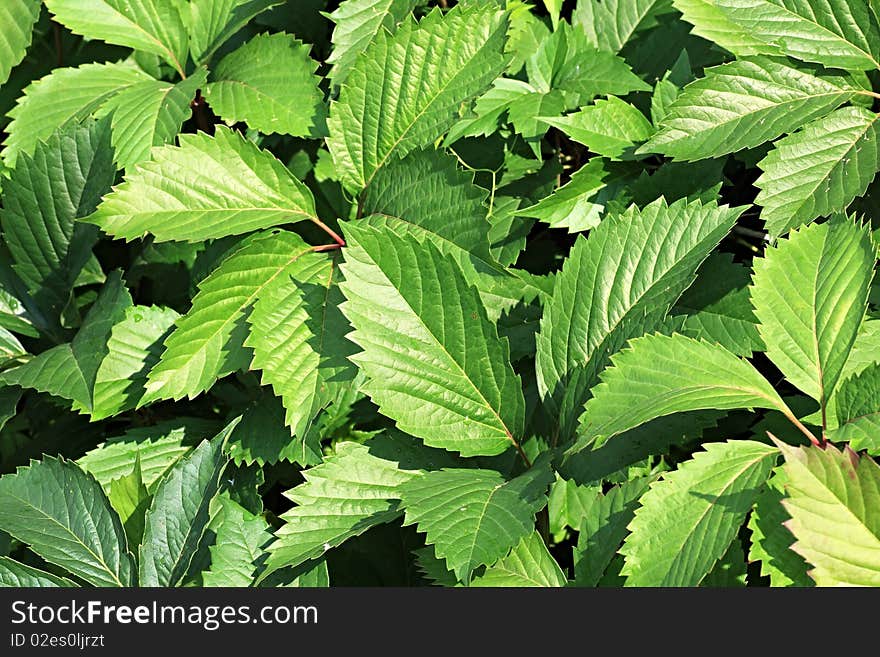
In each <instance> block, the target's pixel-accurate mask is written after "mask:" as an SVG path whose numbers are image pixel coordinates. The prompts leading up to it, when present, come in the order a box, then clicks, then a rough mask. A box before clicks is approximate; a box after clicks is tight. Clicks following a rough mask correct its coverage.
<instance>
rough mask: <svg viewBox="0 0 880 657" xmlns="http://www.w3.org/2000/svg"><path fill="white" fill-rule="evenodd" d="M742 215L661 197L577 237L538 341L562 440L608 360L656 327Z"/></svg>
mask: <svg viewBox="0 0 880 657" xmlns="http://www.w3.org/2000/svg"><path fill="white" fill-rule="evenodd" d="M741 212H742V209H741V208H728V207H726V206H721V207H719V206H717V205H715V204H714V203H712V204H709V205H703V204H702V203H700V202H696V203H688V202H687V201H685V200H680V201H676V202H675V203H673V204H672V205H667V204H666V201H665V199H662V198H661V199H658V200H657V201H655V202H654V203H651V204H650V205H649V206H647V207H646V208H644V209H642V210H639V209H638V208H636V207H635V206H632V207H630V208H629V209H628V210H626V211H625V212H622V213H614V214H612V215H610V216H608V217H606V218H605V219H604V220H603V222H602V223H601V224H600V225H599V226H598V227H597V228H595V229H593V230H592V231H590V235H589V237H587V238H583V237H581V238H579V239H578V241H577V242H576V243H575V246H574V248H573V249H572V251H571V253H570V254H569V257H568V259H567V260H566V262H565V263H564V264H563V267H562V271H561V272H560V274H559V275H558V276H557V281H556V286H555V288H554V292H553V298H552V299H551V300H550V302H549V303H548V304H547V305H546V307H545V311H544V316H543V318H542V319H541V328H540V331H539V332H538V335H537V336H536V342H537V360H536V373H537V380H538V389H539V391H540V393H541V395H542V397H543V398H544V399H545V402H547V401H548V400H549V403H550V404H551V407H552V408H556V409H562V408H563V407H566V406H567V407H568V411H567V412H566V413H565V414H564V415H562V416H561V417H560V428H561V429H562V432H563V434H564V435H567V434H569V433H570V431H571V430H572V429H573V424H574V420H575V418H576V417H577V415H578V414H579V413H580V412H581V410H582V408H583V407H582V404H583V403H584V401H586V393H587V391H588V390H589V388H590V387H591V386H592V384H593V383H594V382H595V377H596V375H597V374H598V372H599V371H601V369H602V367H604V366H605V364H606V363H607V360H608V356H609V355H610V354H612V353H614V352H615V351H617V350H618V349H619V348H620V347H621V346H623V344H624V343H625V342H626V341H627V340H628V339H629V338H632V337H635V336H637V335H642V334H643V333H645V332H648V331H651V330H654V329H656V328H657V327H658V326H659V324H660V322H661V321H662V320H663V318H664V317H665V315H666V312H667V311H668V309H669V307H670V306H671V305H672V303H673V302H674V301H675V299H676V298H677V297H678V296H679V295H680V294H681V293H682V292H683V291H684V290H685V289H686V288H687V287H688V286H689V285H690V284H691V283H692V282H693V280H694V274H695V272H696V270H697V267H698V266H699V265H700V262H702V260H703V259H704V258H705V257H706V256H707V255H708V254H709V252H710V251H711V250H712V249H713V248H715V246H716V245H717V244H718V242H719V241H720V240H721V238H722V237H723V236H724V235H725V234H726V233H727V232H728V231H729V230H730V228H731V227H732V226H733V224H734V223H735V222H736V219H737V217H738V216H739V215H740V213H741ZM584 299H587V300H589V302H587V303H585V302H584ZM566 398H567V399H568V400H569V401H568V402H566V401H565V400H566Z"/></svg>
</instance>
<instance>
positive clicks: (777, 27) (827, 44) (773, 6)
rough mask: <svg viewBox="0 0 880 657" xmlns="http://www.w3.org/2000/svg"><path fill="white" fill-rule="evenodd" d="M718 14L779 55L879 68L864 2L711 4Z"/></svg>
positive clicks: (721, 0) (734, 0)
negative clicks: (765, 43) (719, 11)
mask: <svg viewBox="0 0 880 657" xmlns="http://www.w3.org/2000/svg"><path fill="white" fill-rule="evenodd" d="M714 3H715V5H716V6H717V7H718V9H719V10H721V12H722V13H723V14H724V15H725V16H726V17H727V18H728V19H729V20H731V21H733V22H734V23H736V24H737V25H739V26H741V27H742V29H743V30H744V31H745V32H746V33H748V34H750V35H751V36H753V37H754V38H756V39H760V40H761V41H765V42H767V43H769V44H771V45H772V46H775V47H777V48H779V49H780V50H781V51H782V52H783V53H784V54H786V55H789V56H791V57H795V58H797V59H802V60H804V61H807V62H816V63H817V64H823V65H825V66H828V67H833V68H843V69H848V70H853V71H869V70H874V69H877V68H880V62H878V54H877V53H878V46H880V28H878V26H877V19H876V17H875V16H873V15H872V13H871V11H870V10H869V9H868V3H867V2H860V1H856V2H852V0H824V1H823V2H822V3H821V4H819V5H817V4H816V2H815V1H811V0H714Z"/></svg>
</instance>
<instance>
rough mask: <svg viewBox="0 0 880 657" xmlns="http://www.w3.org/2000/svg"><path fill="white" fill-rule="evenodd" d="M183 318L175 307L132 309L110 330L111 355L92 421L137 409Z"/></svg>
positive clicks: (98, 383) (98, 384)
mask: <svg viewBox="0 0 880 657" xmlns="http://www.w3.org/2000/svg"><path fill="white" fill-rule="evenodd" d="M178 317H179V315H178V314H177V312H175V311H174V310H172V309H171V308H160V307H157V306H130V307H128V308H126V309H125V318H124V319H123V320H122V321H120V322H119V323H117V324H115V325H114V326H113V328H112V329H111V330H110V339H109V340H108V342H107V349H108V352H107V355H106V356H105V357H104V359H103V360H102V361H101V365H100V367H99V368H98V371H97V373H96V376H95V385H94V389H93V400H92V410H91V415H92V420H93V421H95V420H102V419H104V418H106V417H110V416H111V415H116V414H117V413H121V412H122V411H127V410H130V409H132V408H135V407H137V405H138V402H140V400H141V398H142V397H143V394H144V384H145V383H146V382H147V373H148V372H149V371H150V370H151V369H152V368H153V366H154V365H156V363H158V362H159V355H160V354H161V353H162V342H163V340H164V339H165V337H166V336H167V335H168V333H169V331H170V330H171V327H172V326H173V324H174V322H175V320H176V319H177V318H178Z"/></svg>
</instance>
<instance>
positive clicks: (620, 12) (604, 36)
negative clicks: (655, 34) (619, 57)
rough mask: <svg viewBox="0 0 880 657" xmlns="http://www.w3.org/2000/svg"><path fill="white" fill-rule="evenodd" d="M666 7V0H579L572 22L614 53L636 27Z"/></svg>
mask: <svg viewBox="0 0 880 657" xmlns="http://www.w3.org/2000/svg"><path fill="white" fill-rule="evenodd" d="M668 9H669V2H668V0H580V1H579V2H578V3H577V8H576V9H575V13H574V17H573V22H574V24H575V25H576V26H578V27H580V28H581V29H582V30H583V31H584V32H586V34H587V38H588V39H589V40H590V42H591V43H593V44H594V45H595V46H596V47H598V48H599V49H600V50H607V51H609V52H617V51H619V50H620V49H621V48H623V46H624V45H626V43H627V42H628V41H629V40H630V39H631V38H632V36H633V35H634V34H635V33H636V31H637V30H638V29H640V28H641V27H643V26H648V25H650V24H651V20H652V19H653V18H654V17H655V16H656V15H657V14H659V13H661V12H663V11H668Z"/></svg>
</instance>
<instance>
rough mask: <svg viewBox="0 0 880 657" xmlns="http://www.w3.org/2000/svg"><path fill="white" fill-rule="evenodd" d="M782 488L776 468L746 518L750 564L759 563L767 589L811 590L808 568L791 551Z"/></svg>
mask: <svg viewBox="0 0 880 657" xmlns="http://www.w3.org/2000/svg"><path fill="white" fill-rule="evenodd" d="M784 484H785V473H784V472H783V471H782V469H781V468H776V469H775V470H774V471H773V476H771V477H770V479H769V480H768V481H767V486H766V488H764V490H763V491H761V493H760V495H758V498H757V500H756V501H755V508H754V509H752V514H751V516H750V518H749V529H750V530H751V532H752V536H751V539H752V540H751V546H750V548H749V561H760V562H761V574H762V575H764V576H765V577H769V578H770V586H813V580H811V579H810V578H809V576H808V575H807V569H808V568H809V564H807V562H806V561H804V559H803V557H801V555H799V554H798V553H797V552H793V551H792V549H791V545H792V543H794V536H792V535H791V532H790V531H788V528H787V527H786V523H787V522H788V521H789V520H790V519H791V516H789V515H788V513H787V512H786V510H785V507H784V506H782V500H783V498H784V496H785V495H784V490H783V486H784Z"/></svg>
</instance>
